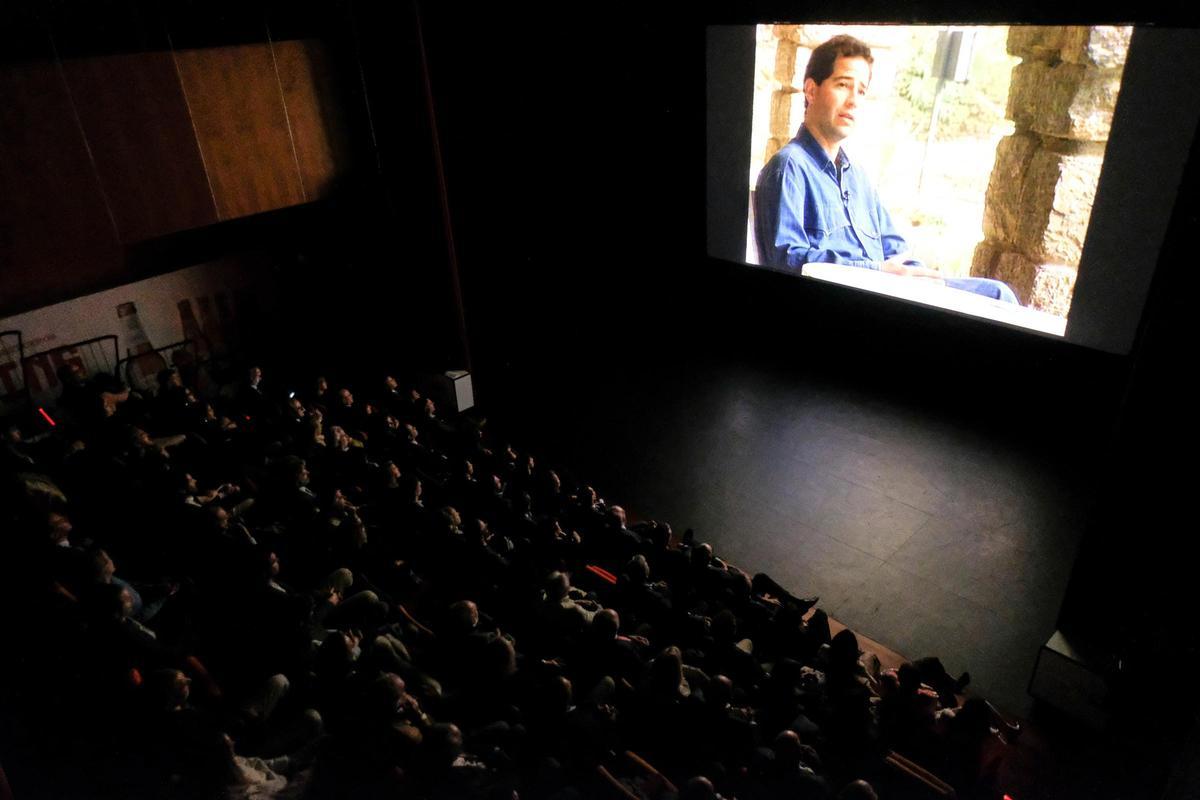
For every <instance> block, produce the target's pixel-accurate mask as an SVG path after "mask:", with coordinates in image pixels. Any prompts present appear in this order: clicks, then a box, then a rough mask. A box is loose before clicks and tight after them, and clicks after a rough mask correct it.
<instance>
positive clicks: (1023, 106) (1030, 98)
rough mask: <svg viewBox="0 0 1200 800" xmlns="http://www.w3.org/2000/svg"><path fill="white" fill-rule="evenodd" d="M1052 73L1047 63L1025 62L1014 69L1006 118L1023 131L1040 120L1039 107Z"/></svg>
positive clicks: (1009, 87) (1010, 82)
mask: <svg viewBox="0 0 1200 800" xmlns="http://www.w3.org/2000/svg"><path fill="white" fill-rule="evenodd" d="M1049 73H1050V65H1049V64H1047V63H1046V62H1045V61H1023V62H1021V63H1020V64H1017V65H1016V66H1015V67H1013V71H1012V77H1011V79H1010V80H1009V84H1008V108H1007V109H1006V111H1005V114H1004V115H1005V116H1006V117H1008V118H1009V119H1011V120H1012V121H1013V122H1014V123H1015V124H1016V126H1017V130H1023V129H1026V128H1030V127H1032V126H1033V124H1034V122H1036V121H1037V119H1038V113H1039V105H1040V104H1041V103H1042V102H1043V97H1042V92H1043V91H1044V90H1043V85H1044V84H1045V82H1046V76H1047V75H1048V74H1049Z"/></svg>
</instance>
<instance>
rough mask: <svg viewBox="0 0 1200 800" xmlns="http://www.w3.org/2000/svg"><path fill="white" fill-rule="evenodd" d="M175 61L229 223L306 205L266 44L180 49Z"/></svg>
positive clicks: (221, 209)
mask: <svg viewBox="0 0 1200 800" xmlns="http://www.w3.org/2000/svg"><path fill="white" fill-rule="evenodd" d="M174 56H175V62H176V64H177V65H178V68H179V75H180V79H181V82H182V84H183V89H184V93H185V96H186V98H187V102H188V107H189V109H190V111H191V116H192V123H193V125H194V126H195V129H196V136H197V139H198V141H199V145H200V152H201V154H202V156H203V158H204V166H205V169H206V171H207V173H208V180H209V184H210V185H211V186H212V190H213V196H214V198H215V199H216V206H217V216H218V217H219V218H220V219H223V220H224V219H233V218H235V217H243V216H247V215H250V214H258V213H260V212H263V211H271V210H273V209H277V208H283V207H285V206H290V205H295V204H297V203H302V202H304V191H303V189H302V187H301V182H300V171H299V168H298V167H297V164H296V155H295V151H294V149H293V147H292V137H291V135H290V133H289V131H288V124H287V116H286V114H285V112H284V108H283V96H282V93H281V91H280V87H279V80H278V78H277V76H276V73H275V65H274V61H273V59H272V58H271V50H270V46H269V45H268V44H267V43H265V42H264V43H261V44H251V45H238V46H234V47H214V48H207V49H202V50H178V51H175V53H174Z"/></svg>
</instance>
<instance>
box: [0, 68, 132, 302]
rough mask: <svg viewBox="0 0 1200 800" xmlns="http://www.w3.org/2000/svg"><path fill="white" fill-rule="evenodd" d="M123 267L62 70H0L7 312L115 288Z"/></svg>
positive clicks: (1, 267)
mask: <svg viewBox="0 0 1200 800" xmlns="http://www.w3.org/2000/svg"><path fill="white" fill-rule="evenodd" d="M123 269H124V264H123V260H122V254H121V249H120V244H119V242H118V240H117V234H116V230H115V228H114V226H113V222H112V218H111V217H110V215H109V211H108V209H107V207H106V202H105V198H104V195H103V193H102V190H101V185H100V181H99V179H98V177H97V176H96V172H95V170H94V168H93V165H92V161H91V158H90V156H89V154H88V150H87V147H86V145H85V142H84V137H83V134H82V133H81V131H80V128H79V124H78V121H77V118H76V116H75V112H74V109H73V108H72V106H71V98H70V94H69V93H68V91H67V86H66V82H65V81H64V80H63V77H62V72H61V71H60V69H59V66H58V64H56V63H54V62H35V63H27V64H20V65H12V66H5V67H0V314H4V313H11V312H15V311H20V310H24V309H28V308H33V307H36V306H39V305H45V304H47V303H52V302H55V301H57V300H62V299H65V298H67V297H73V296H76V295H78V294H80V293H82V292H86V291H90V290H92V289H95V288H97V287H100V286H103V285H106V284H111V283H112V282H114V281H115V280H116V279H118V278H119V277H120V276H121V274H122V271H123Z"/></svg>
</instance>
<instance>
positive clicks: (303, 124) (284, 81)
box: [272, 39, 348, 200]
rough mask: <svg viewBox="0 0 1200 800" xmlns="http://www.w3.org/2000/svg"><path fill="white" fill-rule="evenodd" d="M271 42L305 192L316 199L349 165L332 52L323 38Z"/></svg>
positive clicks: (310, 197) (308, 196) (308, 197)
mask: <svg viewBox="0 0 1200 800" xmlns="http://www.w3.org/2000/svg"><path fill="white" fill-rule="evenodd" d="M272 46H273V48H274V52H275V64H276V68H277V69H278V71H279V82H280V84H281V85H282V86H283V97H284V102H286V103H287V114H288V121H289V123H290V124H291V128H292V141H293V142H294V143H295V145H296V160H297V162H298V163H299V165H300V179H301V181H302V182H303V186H304V195H305V197H306V199H308V200H313V199H316V198H318V197H321V196H323V195H324V194H325V193H326V191H327V190H328V189H329V187H330V185H331V184H332V182H333V180H334V179H335V178H336V177H337V176H338V175H339V174H340V173H341V172H342V171H343V170H344V169H345V167H346V160H347V141H348V140H347V135H346V131H345V127H344V119H345V117H344V115H343V111H342V109H341V107H340V105H339V104H338V102H337V96H336V93H335V90H334V88H333V86H332V85H331V83H330V74H331V73H330V70H329V65H328V62H327V58H328V55H327V54H326V52H325V49H324V46H323V45H322V44H321V43H319V42H315V41H313V40H311V39H309V40H304V39H298V40H287V41H282V42H275V43H274V44H273V45H272Z"/></svg>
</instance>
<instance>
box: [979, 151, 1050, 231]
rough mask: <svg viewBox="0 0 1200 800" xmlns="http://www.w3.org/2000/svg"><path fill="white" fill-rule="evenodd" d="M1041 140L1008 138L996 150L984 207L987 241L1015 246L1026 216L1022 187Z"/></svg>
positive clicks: (984, 227) (984, 225)
mask: <svg viewBox="0 0 1200 800" xmlns="http://www.w3.org/2000/svg"><path fill="white" fill-rule="evenodd" d="M1039 141H1040V140H1039V139H1038V137H1036V136H1033V135H1030V134H1022V133H1016V134H1013V135H1012V136H1006V137H1004V138H1003V139H1001V140H1000V144H999V145H997V146H996V161H995V164H994V165H993V166H992V174H991V177H990V178H989V179H988V188H987V194H986V195H985V198H984V204H983V233H984V236H985V237H986V238H987V239H990V240H993V241H999V242H1014V241H1016V239H1017V234H1018V231H1020V230H1021V229H1022V227H1023V226H1022V224H1021V220H1022V217H1023V216H1024V213H1025V212H1024V209H1023V208H1022V199H1021V187H1022V186H1023V185H1024V184H1025V173H1026V172H1027V171H1028V169H1029V163H1030V161H1031V160H1032V159H1033V154H1034V153H1035V152H1036V151H1037V149H1038V144H1039Z"/></svg>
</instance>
